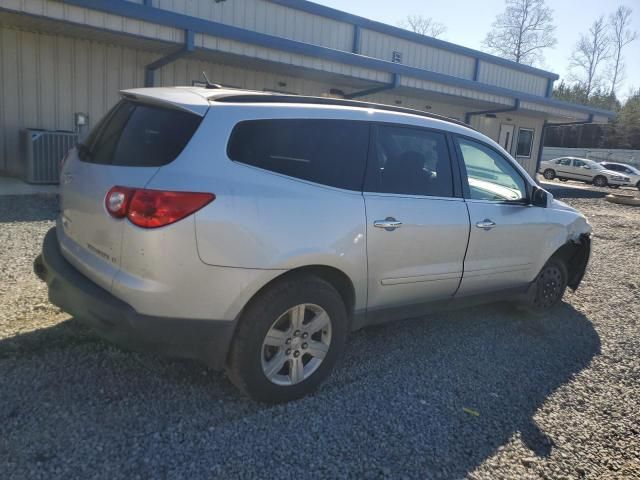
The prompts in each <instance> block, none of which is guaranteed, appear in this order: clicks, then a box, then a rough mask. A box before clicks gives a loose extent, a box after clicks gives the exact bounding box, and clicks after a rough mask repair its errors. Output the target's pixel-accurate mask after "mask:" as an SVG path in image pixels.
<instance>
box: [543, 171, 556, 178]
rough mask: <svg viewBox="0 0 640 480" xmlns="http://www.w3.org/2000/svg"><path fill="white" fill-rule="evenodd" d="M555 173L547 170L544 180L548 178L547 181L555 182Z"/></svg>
mask: <svg viewBox="0 0 640 480" xmlns="http://www.w3.org/2000/svg"><path fill="white" fill-rule="evenodd" d="M553 177H554V175H553V172H552V171H551V170H547V171H545V172H544V178H546V179H547V180H553Z"/></svg>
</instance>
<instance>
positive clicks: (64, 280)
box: [34, 227, 236, 369]
mask: <svg viewBox="0 0 640 480" xmlns="http://www.w3.org/2000/svg"><path fill="white" fill-rule="evenodd" d="M34 271H35V272H36V274H37V275H38V277H40V278H41V279H42V280H43V281H45V282H46V283H47V286H48V287H49V300H50V301H51V303H53V304H54V305H56V306H58V307H60V308H61V309H62V310H64V311H65V312H67V313H69V314H70V315H72V316H74V317H75V318H76V319H77V320H78V321H80V322H82V323H83V324H85V325H87V326H89V327H90V328H91V329H92V330H94V331H95V332H96V333H97V334H98V335H99V336H100V337H102V338H104V339H106V340H109V341H111V342H114V343H116V344H118V345H121V346H123V347H125V348H130V349H133V350H142V351H149V352H154V353H161V354H165V355H169V356H173V357H181V358H192V359H196V360H199V361H201V362H204V363H205V364H207V365H208V366H210V367H212V368H215V369H223V368H224V367H225V364H226V357H227V352H228V349H229V345H230V343H231V339H232V337H233V332H234V328H235V323H236V322H235V321H228V320H194V319H185V318H169V317H156V316H149V315H142V314H140V313H138V312H136V311H135V309H134V308H133V307H131V306H130V305H128V304H127V303H125V302H123V301H122V300H120V299H118V298H116V297H115V296H113V295H112V294H111V293H109V292H108V291H106V290H104V289H103V288H101V287H99V286H98V285H96V284H95V283H93V282H92V281H91V280H89V279H88V278H87V277H85V276H84V275H82V274H81V273H80V272H79V271H78V270H76V269H75V267H73V266H72V265H71V264H70V263H69V262H68V261H67V260H66V259H65V258H64V257H63V256H62V253H61V252H60V247H59V245H58V240H57V237H56V229H55V227H54V228H52V229H51V230H49V232H47V234H46V236H45V238H44V242H43V245H42V254H41V255H39V256H38V258H36V260H35V262H34Z"/></svg>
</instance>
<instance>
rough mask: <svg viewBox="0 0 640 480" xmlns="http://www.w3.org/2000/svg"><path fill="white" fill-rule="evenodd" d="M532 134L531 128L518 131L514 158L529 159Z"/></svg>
mask: <svg viewBox="0 0 640 480" xmlns="http://www.w3.org/2000/svg"><path fill="white" fill-rule="evenodd" d="M533 132H534V130H533V128H521V129H519V130H518V145H517V147H516V157H525V158H529V157H531V149H532V148H533Z"/></svg>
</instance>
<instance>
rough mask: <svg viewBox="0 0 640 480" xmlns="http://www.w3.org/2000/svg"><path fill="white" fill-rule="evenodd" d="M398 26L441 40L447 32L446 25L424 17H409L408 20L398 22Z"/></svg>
mask: <svg viewBox="0 0 640 480" xmlns="http://www.w3.org/2000/svg"><path fill="white" fill-rule="evenodd" d="M398 26H399V27H402V28H405V29H407V30H411V31H412V32H415V33H419V34H420V35H427V36H429V37H433V38H439V37H440V36H442V34H443V33H445V32H446V31H447V27H446V26H445V25H444V24H442V23H440V22H436V21H435V20H434V19H433V18H431V17H423V16H422V15H407V18H405V19H404V20H401V21H400V22H398Z"/></svg>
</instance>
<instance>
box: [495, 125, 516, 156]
mask: <svg viewBox="0 0 640 480" xmlns="http://www.w3.org/2000/svg"><path fill="white" fill-rule="evenodd" d="M514 131H515V127H514V126H513V125H508V124H506V123H503V124H502V125H500V136H499V138H498V143H499V144H500V146H501V147H502V148H504V149H505V150H506V151H507V152H509V153H511V145H512V144H513V132H514Z"/></svg>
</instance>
